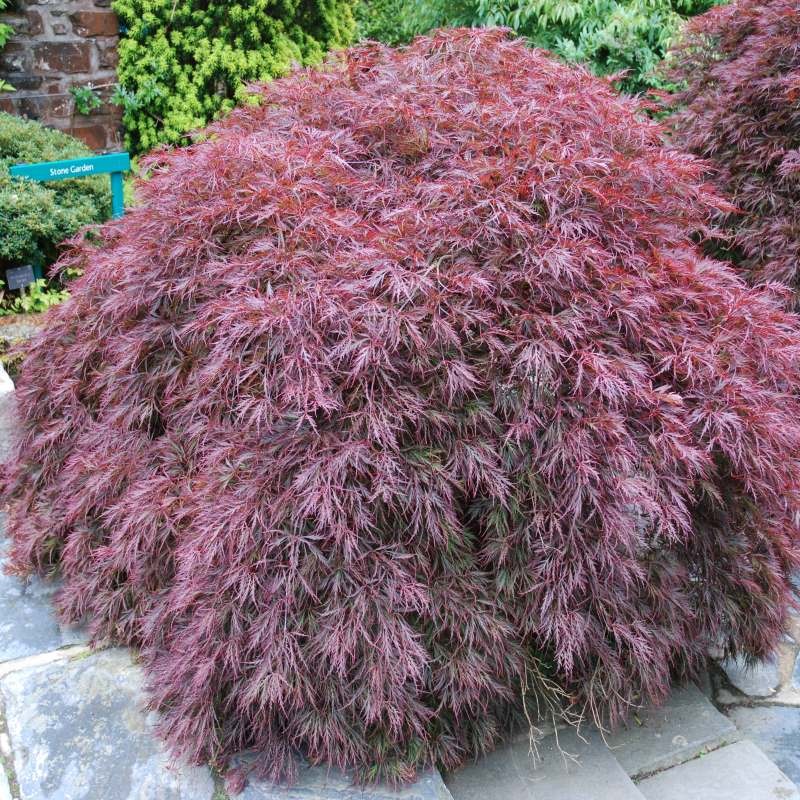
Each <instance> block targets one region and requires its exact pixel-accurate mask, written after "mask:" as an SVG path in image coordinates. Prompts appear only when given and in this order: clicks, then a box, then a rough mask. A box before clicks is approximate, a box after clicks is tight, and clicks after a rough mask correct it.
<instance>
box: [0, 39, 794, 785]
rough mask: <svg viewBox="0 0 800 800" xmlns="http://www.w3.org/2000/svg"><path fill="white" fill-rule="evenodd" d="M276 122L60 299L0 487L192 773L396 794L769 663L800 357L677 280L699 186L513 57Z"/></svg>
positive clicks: (163, 163)
mask: <svg viewBox="0 0 800 800" xmlns="http://www.w3.org/2000/svg"><path fill="white" fill-rule="evenodd" d="M257 91H258V93H259V95H260V101H261V102H260V105H258V106H255V107H248V108H246V109H242V110H239V111H237V112H235V113H234V114H232V115H231V116H230V117H229V118H227V119H225V120H224V121H222V122H219V123H217V124H215V125H213V126H212V127H211V128H209V129H208V131H207V132H206V135H205V136H204V137H203V140H202V141H199V142H198V143H196V144H195V145H193V146H191V147H189V148H188V149H184V150H174V151H169V152H164V153H161V154H158V155H156V156H154V157H152V158H151V159H150V161H149V163H148V164H147V168H148V169H149V170H150V172H151V178H150V180H149V181H147V182H146V183H142V184H141V185H140V186H139V192H140V194H141V199H142V203H141V205H139V206H138V207H136V208H134V209H132V210H131V211H130V213H128V214H127V215H126V216H125V217H124V218H123V219H121V220H118V221H113V222H110V223H108V224H107V225H106V226H105V227H104V228H103V229H102V231H101V234H100V236H101V238H102V240H103V244H102V246H101V247H100V246H97V245H96V244H94V245H93V244H92V243H91V242H85V241H80V242H75V243H74V244H73V246H72V249H71V250H70V251H69V252H68V254H67V255H66V256H65V257H64V259H63V260H62V262H61V265H62V267H80V268H81V269H83V270H84V271H85V272H84V275H83V276H82V277H81V278H80V279H79V280H78V281H77V282H76V283H75V284H74V285H73V295H72V298H71V299H70V300H69V301H68V302H67V303H65V304H64V305H63V306H61V307H60V308H58V309H57V310H56V311H55V312H54V313H53V314H52V315H51V317H50V321H49V326H48V328H47V330H46V331H45V332H44V333H43V334H42V335H40V337H39V338H38V339H37V340H36V341H35V343H34V345H33V348H32V351H31V353H30V355H29V356H28V359H27V361H26V362H25V364H24V367H23V369H22V379H21V381H20V385H19V391H18V394H19V405H20V408H21V410H22V414H23V423H22V424H23V435H22V438H21V441H20V444H19V449H18V457H17V461H16V463H15V464H14V465H13V466H12V467H11V468H10V470H9V473H8V475H7V477H6V489H5V495H6V497H7V499H8V500H9V501H10V504H11V513H10V531H11V537H12V540H13V557H14V565H15V568H16V569H17V570H18V571H19V572H22V573H27V572H36V573H45V574H47V573H50V572H58V573H60V574H61V575H63V577H64V581H65V583H64V588H63V589H62V590H61V592H60V594H59V596H58V605H59V608H60V611H61V613H62V615H63V617H64V618H65V619H67V620H78V619H81V618H84V617H87V618H88V619H89V621H90V624H91V629H92V632H93V634H94V636H95V637H96V638H97V639H98V640H99V639H110V640H113V641H117V642H126V643H131V644H134V645H136V646H138V647H140V648H141V654H142V660H143V663H144V665H145V669H146V673H147V676H148V679H149V692H150V700H151V703H152V707H153V708H155V709H157V710H158V711H159V712H160V714H161V718H162V720H163V722H162V725H161V731H162V733H163V735H164V736H165V737H166V738H167V740H168V741H169V743H170V745H171V747H172V749H173V750H174V751H175V752H176V753H178V754H181V755H182V756H184V757H187V758H189V759H191V760H194V761H203V760H213V761H214V762H215V763H217V764H219V765H223V766H224V765H226V764H229V763H230V760H231V758H232V757H233V756H234V755H235V754H237V753H239V752H240V751H245V750H250V751H254V752H255V753H256V754H257V759H256V762H255V763H256V768H257V769H258V770H259V771H260V772H262V773H264V774H266V775H269V776H271V777H287V776H289V777H290V776H291V773H292V765H293V763H294V759H295V757H296V756H297V755H298V754H300V755H302V756H304V757H305V758H307V759H309V760H310V761H312V762H317V763H329V764H337V765H342V766H346V767H355V768H356V769H357V770H358V772H359V774H360V775H361V776H362V777H363V778H366V779H371V778H376V777H388V778H391V779H399V780H404V779H409V778H411V777H412V776H413V775H414V774H415V772H416V771H417V770H419V769H421V768H423V767H425V766H427V765H430V764H432V763H434V762H435V763H438V764H439V765H441V766H444V767H445V768H453V767H455V766H457V765H458V764H460V763H462V762H463V761H465V760H466V759H470V758H473V757H474V756H475V755H476V754H479V753H481V752H483V751H485V750H487V749H489V748H491V747H492V746H493V745H494V744H495V743H496V742H497V741H498V739H499V738H500V737H501V736H502V735H504V734H505V733H506V732H507V731H508V730H509V726H510V725H511V724H512V723H513V722H514V720H516V719H520V718H524V717H525V712H527V715H528V716H530V717H531V718H533V717H534V715H535V713H536V703H537V702H542V701H544V702H545V703H546V704H550V705H551V706H552V705H553V704H557V703H559V702H561V703H562V705H563V707H564V709H565V713H566V714H567V715H568V716H569V717H570V718H571V719H575V718H577V717H579V716H581V715H584V716H591V717H596V718H599V719H602V720H605V721H609V722H611V723H614V722H616V721H618V720H620V718H622V717H623V716H624V715H625V714H626V713H628V712H629V711H630V709H631V708H632V704H636V703H638V702H640V701H642V700H648V699H654V700H656V701H658V700H661V699H663V698H664V696H665V695H666V693H667V691H668V687H669V685H670V679H671V678H672V677H674V676H685V675H690V674H692V673H693V672H694V671H696V670H697V668H698V666H699V665H700V664H702V663H703V662H704V659H705V654H706V651H707V648H708V647H709V646H711V645H720V646H722V647H723V648H724V649H725V650H726V651H727V652H729V653H741V654H744V655H746V656H752V657H759V656H763V655H765V654H768V653H769V652H770V651H771V650H772V648H773V647H774V646H775V644H776V642H777V640H778V639H779V637H780V633H781V628H782V624H783V621H784V617H785V614H786V608H787V603H788V602H789V598H790V597H791V585H790V581H789V579H790V575H791V574H792V572H793V570H794V569H795V568H796V567H797V565H798V560H799V558H798V553H799V551H798V547H797V537H798V515H799V514H800V497H799V496H798V487H800V460H799V459H800V400H798V398H797V397H796V395H795V394H794V391H795V389H796V387H797V385H798V383H800V331H799V330H798V323H797V319H796V318H795V317H794V316H793V315H792V314H790V313H789V312H787V311H785V310H783V309H782V307H781V299H780V298H776V297H775V296H774V291H773V290H766V289H760V290H755V289H750V288H748V287H747V286H746V285H745V283H744V282H743V281H742V279H741V278H739V277H737V276H736V275H735V274H734V272H733V271H732V270H731V269H730V268H729V267H728V266H726V265H724V264H721V263H717V262H715V261H712V260H709V259H708V258H706V257H704V256H703V255H702V254H701V253H700V252H699V250H698V249H697V247H696V245H695V244H694V243H693V242H694V238H693V237H695V236H696V235H697V233H698V231H704V230H706V226H707V222H708V220H709V218H710V217H711V216H712V215H713V214H714V213H716V211H718V210H719V208H720V204H721V203H722V201H720V200H718V199H717V198H716V197H715V195H714V194H713V193H712V192H711V191H710V190H709V189H708V188H707V187H706V186H705V185H704V184H703V182H702V178H701V175H702V171H703V166H702V165H701V164H700V163H698V162H697V161H695V160H694V159H693V157H691V156H688V155H683V154H681V153H678V152H675V151H674V150H669V149H667V148H664V147H663V146H662V144H661V142H662V130H661V129H660V127H659V126H658V125H657V124H655V123H653V122H651V121H648V120H647V119H646V118H644V116H643V115H642V114H640V113H639V108H638V106H637V105H636V103H635V102H634V101H633V100H630V99H623V98H620V97H618V96H616V95H615V94H614V93H613V92H612V90H611V89H610V88H609V87H608V86H607V84H605V83H604V82H602V81H601V80H599V79H597V78H594V77H592V76H590V75H589V74H588V73H587V72H585V71H583V70H581V69H576V68H572V67H568V66H565V65H562V64H560V63H557V62H555V61H553V60H551V59H550V58H549V57H548V56H547V55H546V54H544V53H542V52H540V51H535V50H530V49H528V48H527V47H526V46H525V44H524V42H523V41H521V40H512V39H511V38H509V35H508V34H507V32H505V31H501V30H450V31H446V32H441V33H437V34H435V35H433V36H431V37H429V38H421V39H418V40H417V41H415V42H414V43H413V44H412V45H411V46H410V47H408V48H407V49H403V50H399V51H393V50H390V49H387V48H384V47H382V46H379V45H373V44H368V45H364V46H362V47H357V48H355V49H354V50H351V51H349V52H348V53H346V54H343V55H341V56H336V57H334V58H333V59H332V60H331V61H330V62H329V63H328V64H327V66H326V67H325V68H324V69H323V70H322V71H301V72H297V73H295V74H293V75H292V76H290V77H288V78H286V79H282V80H278V81H275V82H273V83H270V84H269V85H266V86H263V87H260V88H258V90H257ZM540 707H541V706H540ZM240 777H241V776H238V777H235V778H234V780H233V782H232V783H233V785H240V780H239V778H240Z"/></svg>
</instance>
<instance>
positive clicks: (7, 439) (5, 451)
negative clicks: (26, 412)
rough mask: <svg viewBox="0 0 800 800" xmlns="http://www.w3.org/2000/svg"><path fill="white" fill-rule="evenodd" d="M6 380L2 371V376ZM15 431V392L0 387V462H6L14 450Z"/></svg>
mask: <svg viewBox="0 0 800 800" xmlns="http://www.w3.org/2000/svg"><path fill="white" fill-rule="evenodd" d="M2 377H5V378H6V380H8V376H7V375H6V374H5V370H3V374H2V376H0V378H2ZM16 430H17V398H16V394H15V392H14V391H13V390H12V391H7V390H6V389H5V387H4V386H2V385H0V461H6V460H8V458H9V457H10V456H11V451H12V450H13V449H14V443H15V439H16Z"/></svg>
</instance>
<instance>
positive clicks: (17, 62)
mask: <svg viewBox="0 0 800 800" xmlns="http://www.w3.org/2000/svg"><path fill="white" fill-rule="evenodd" d="M31 67H32V62H31V58H30V50H29V49H28V47H27V46H26V45H24V44H20V43H18V42H9V43H8V44H7V45H6V46H5V47H4V48H3V49H2V50H0V72H2V73H3V74H4V75H8V74H9V73H12V72H30V70H31Z"/></svg>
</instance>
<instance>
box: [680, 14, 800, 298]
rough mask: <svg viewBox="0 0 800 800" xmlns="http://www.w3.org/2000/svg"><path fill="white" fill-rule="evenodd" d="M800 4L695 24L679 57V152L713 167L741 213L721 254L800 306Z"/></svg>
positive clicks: (727, 224) (730, 216)
mask: <svg viewBox="0 0 800 800" xmlns="http://www.w3.org/2000/svg"><path fill="white" fill-rule="evenodd" d="M799 42H800V4H798V2H797V0H738V1H737V2H734V3H732V4H731V5H729V6H724V7H722V8H716V9H714V10H712V11H710V12H708V13H707V14H704V15H703V16H700V17H697V18H695V19H694V20H692V21H691V22H690V23H689V24H688V25H687V28H686V31H685V34H684V36H683V39H682V40H681V42H680V44H679V46H678V47H676V49H675V51H674V52H673V53H672V75H671V77H672V79H674V80H676V81H678V82H680V83H682V84H683V85H684V89H683V91H682V92H680V93H678V94H677V95H675V96H674V97H673V98H671V104H672V105H673V106H674V107H675V108H676V109H677V113H676V114H675V115H674V116H673V117H672V119H671V125H672V127H673V128H674V133H675V141H676V143H677V144H678V145H679V146H680V147H682V148H684V149H687V150H689V151H691V152H692V153H695V154H697V155H699V156H702V157H703V158H706V159H708V160H709V161H710V163H711V165H712V166H713V168H714V173H713V179H714V181H715V183H716V185H717V186H718V187H719V189H720V191H723V192H725V193H726V194H727V195H728V196H729V197H730V198H731V200H732V202H733V203H734V205H735V206H736V207H737V210H736V212H735V213H727V214H725V215H724V216H723V217H722V219H721V220H720V223H721V225H722V227H723V229H724V234H725V235H724V237H723V238H722V239H721V240H720V244H721V246H723V247H725V248H727V249H728V250H729V251H730V253H731V256H732V257H733V258H734V260H735V261H736V262H737V263H738V264H739V265H740V267H741V269H742V270H743V271H744V273H745V274H746V275H747V277H748V278H749V279H750V280H751V281H753V282H755V283H760V282H763V281H780V282H783V283H786V284H787V285H789V286H791V287H792V288H793V289H794V291H795V302H797V300H798V298H800V294H798V292H800V45H798V43H799Z"/></svg>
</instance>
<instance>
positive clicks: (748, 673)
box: [720, 658, 781, 697]
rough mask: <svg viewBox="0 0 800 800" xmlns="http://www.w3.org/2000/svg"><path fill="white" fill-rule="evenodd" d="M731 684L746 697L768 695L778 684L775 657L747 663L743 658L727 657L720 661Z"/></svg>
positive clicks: (773, 692)
mask: <svg viewBox="0 0 800 800" xmlns="http://www.w3.org/2000/svg"><path fill="white" fill-rule="evenodd" d="M720 666H721V667H722V669H723V671H724V672H725V675H726V676H727V678H728V680H729V681H730V682H731V684H732V685H733V686H734V687H735V688H737V689H738V690H739V691H740V692H741V693H742V694H746V695H748V697H770V696H771V695H773V694H775V692H776V691H777V690H778V687H779V686H780V682H781V676H780V671H779V667H778V660H777V658H770V659H769V660H767V661H761V662H759V663H757V664H748V663H747V662H746V661H745V660H744V659H743V658H729V659H727V660H725V661H723V662H721V663H720Z"/></svg>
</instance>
